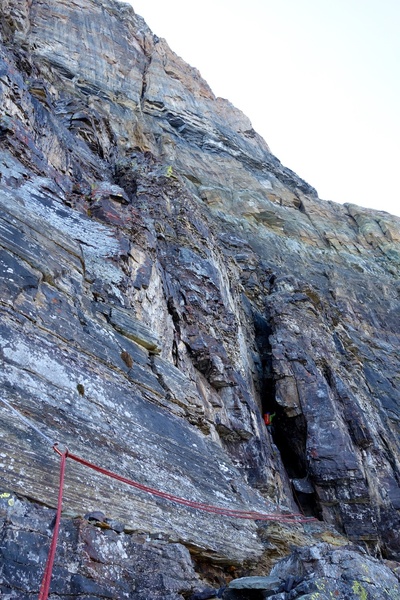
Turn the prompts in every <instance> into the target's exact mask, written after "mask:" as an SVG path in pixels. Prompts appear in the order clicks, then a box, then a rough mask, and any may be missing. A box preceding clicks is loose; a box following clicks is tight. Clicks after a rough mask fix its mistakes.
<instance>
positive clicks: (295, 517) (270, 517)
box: [39, 445, 317, 600]
mask: <svg viewBox="0 0 400 600" xmlns="http://www.w3.org/2000/svg"><path fill="white" fill-rule="evenodd" d="M53 449H54V451H55V452H57V454H59V455H60V456H61V465H60V488H59V493H58V503H57V514H56V524H55V527H54V531H53V538H52V540H51V545H50V550H49V556H48V559H47V563H46V568H45V573H44V576H43V581H42V585H41V588H40V593H39V600H47V598H48V595H49V589H50V580H51V574H52V570H53V564H54V557H55V553H56V545H57V537H58V531H59V527H60V518H61V507H62V496H63V487H64V474H65V463H66V460H67V458H70V459H71V460H74V461H75V462H77V463H80V464H81V465H84V466H86V467H89V468H90V469H93V470H94V471H97V472H98V473H101V474H102V475H106V476H107V477H111V478H112V479H116V480H117V481H121V482H122V483H126V484H127V485H130V486H132V487H134V488H136V489H137V490H141V491H142V492H146V493H148V494H151V495H152V496H156V497H158V498H164V499H165V500H169V501H170V502H175V503H176V504H182V505H183V506H187V507H189V508H195V509H197V510H202V511H205V512H209V513H215V514H219V515H224V516H226V517H232V518H235V519H250V520H252V521H256V520H259V521H279V522H280V523H304V522H309V521H316V520H317V519H315V518H314V517H304V516H303V515H301V514H300V513H288V514H282V513H276V514H273V513H270V514H268V513H260V512H256V511H246V510H237V509H233V508H224V507H222V506H213V505H212V504H205V503H203V502H196V501H195V500H187V499H185V498H180V497H179V496H174V495H173V494H169V493H168V492H161V491H160V490H157V489H155V488H152V487H149V486H147V485H143V484H142V483H139V482H137V481H133V480H132V479H128V478H127V477H123V476H122V475H118V474H117V473H113V472H112V471H109V470H108V469H104V468H103V467H98V466H97V465H95V464H93V463H91V462H89V461H88V460H85V459H84V458H81V457H80V456H76V454H71V453H70V452H68V450H65V452H60V450H59V449H58V448H57V445H54V446H53Z"/></svg>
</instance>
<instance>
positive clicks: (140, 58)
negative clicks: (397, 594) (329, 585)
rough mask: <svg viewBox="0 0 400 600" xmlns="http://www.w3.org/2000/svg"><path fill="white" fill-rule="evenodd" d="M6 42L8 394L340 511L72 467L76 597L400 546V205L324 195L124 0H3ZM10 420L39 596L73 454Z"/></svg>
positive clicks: (68, 591)
mask: <svg viewBox="0 0 400 600" xmlns="http://www.w3.org/2000/svg"><path fill="white" fill-rule="evenodd" d="M0 31H1V44H0V98H1V102H0V207H1V211H0V285H1V294H0V310H1V321H0V357H1V363H2V368H1V371H0V379H1V387H2V397H3V398H4V399H5V400H6V401H7V402H9V403H10V404H11V405H12V406H13V407H14V408H15V409H17V410H18V411H19V412H20V414H21V415H24V416H25V417H27V418H28V419H30V420H31V421H32V422H33V423H35V425H36V426H37V427H38V428H40V430H41V431H42V432H43V433H44V434H45V435H46V436H48V438H50V439H52V440H57V441H59V442H60V443H61V444H63V445H67V446H68V447H69V448H70V449H71V451H72V452H74V453H75V454H78V455H80V456H84V457H85V458H87V459H88V460H91V461H92V462H94V463H96V464H100V465H101V466H103V467H105V468H108V469H110V470H113V471H117V472H118V473H120V474H121V475H124V476H126V477H130V478H133V479H135V480H137V481H139V482H141V483H144V484H146V485H148V486H150V487H154V488H157V489H160V490H163V491H165V492H169V493H172V494H175V495H179V496H181V497H183V498H189V499H192V500H196V501H199V502H205V503H207V504H212V505H218V506H225V507H228V508H234V509H240V510H258V511H263V512H280V511H282V510H284V511H285V510H286V511H290V512H293V511H295V512H298V511H301V512H303V513H305V514H306V515H309V516H314V517H316V518H317V519H319V522H315V523H314V524H312V525H311V524H310V525H305V526H303V525H298V526H294V527H293V526H292V527H289V526H287V525H284V524H281V525H279V524H278V525H277V524H272V523H271V524H268V523H267V524H261V523H255V522H254V521H250V520H249V521H246V520H244V521H238V520H234V519H230V518H221V517H218V516H217V515H210V514H206V513H201V512H200V511H193V510H191V511H188V510H187V509H186V508H184V507H179V506H175V505H173V504H172V503H168V502H167V501H164V500H161V499H157V498H154V497H151V496H149V495H146V494H144V493H141V492H138V491H136V490H132V489H129V488H127V487H125V486H123V485H122V484H118V485H117V484H116V483H115V482H112V481H110V480H107V479H105V478H104V477H103V476H101V475H99V474H94V473H92V472H88V470H87V469H85V467H83V466H79V465H75V464H71V465H70V464H68V466H67V480H66V490H65V505H64V510H65V516H64V517H63V522H62V532H61V540H60V544H59V549H58V555H57V556H58V558H57V561H58V562H57V565H56V571H55V577H54V583H53V585H54V588H52V589H53V592H54V593H55V594H58V597H60V598H63V597H69V598H70V597H80V598H81V597H82V598H86V599H89V598H90V599H93V598H103V597H112V598H125V597H127V598H133V599H137V600H144V599H146V600H149V598H150V597H151V598H158V597H160V598H169V599H170V600H172V599H179V598H187V597H190V595H191V594H198V595H200V596H201V594H203V595H204V594H206V593H211V592H209V591H207V590H211V591H212V590H218V589H220V588H221V589H222V588H223V587H224V586H225V585H227V583H229V581H230V579H232V578H233V577H234V576H238V577H239V576H255V575H260V576H267V575H268V572H267V571H268V570H269V568H270V567H271V566H272V564H273V563H274V562H275V561H276V560H277V559H278V558H280V557H284V556H286V555H288V553H289V549H290V548H291V547H292V546H293V545H295V546H301V547H304V548H309V547H310V546H313V545H315V544H317V543H320V542H321V540H322V541H323V542H324V543H327V544H330V545H331V546H332V547H333V550H332V549H328V550H326V549H325V550H324V552H326V553H327V555H328V554H329V552H331V550H332V552H334V548H335V547H336V546H337V545H339V546H340V545H342V544H346V543H347V542H348V540H350V541H351V542H353V543H355V544H358V545H359V547H360V546H363V547H366V548H367V549H368V552H370V553H371V554H374V555H376V556H378V558H384V559H391V560H392V561H396V560H400V539H399V530H400V528H399V510H400V487H399V460H400V448H399V417H400V415H399V400H400V398H399V393H400V392H399V390H400V376H399V350H398V348H399V324H398V315H399V308H400V306H399V304H400V302H399V296H400V287H399V266H400V219H398V218H397V217H393V216H391V215H389V214H387V213H385V212H380V211H372V210H367V209H363V208H361V207H359V206H357V205H356V204H347V205H343V206H342V205H338V204H335V203H333V202H327V201H323V200H321V199H319V198H318V196H317V193H316V191H315V190H314V188H312V187H311V186H310V185H309V184H307V183H306V182H304V181H303V180H302V179H300V178H299V177H298V176H297V175H296V174H295V173H293V172H292V171H291V170H290V169H287V168H286V167H284V166H283V165H282V164H281V163H280V162H279V160H278V159H277V158H276V157H274V156H273V155H272V154H271V152H270V150H269V148H268V146H267V144H266V143H265V142H264V140H262V138H260V136H259V135H258V134H257V133H256V132H255V131H254V130H253V128H252V126H251V123H250V122H249V120H248V119H247V118H246V117H245V116H244V115H243V114H242V113H241V112H240V111H239V110H238V109H236V108H235V107H233V106H232V105H231V104H230V103H229V102H228V101H226V100H223V99H221V98H216V97H215V96H214V95H213V93H212V91H211V90H210V88H209V86H208V85H207V84H206V82H205V81H204V80H203V79H202V78H201V76H200V74H199V73H198V71H197V70H196V69H194V68H192V67H190V66H189V65H187V64H186V63H185V62H184V61H183V60H182V59H181V58H179V57H178V56H176V55H175V54H174V53H173V52H172V51H171V50H170V48H169V47H168V45H167V43H166V42H165V40H162V39H159V38H157V37H156V36H154V35H153V34H152V33H151V31H150V30H149V29H148V27H147V25H146V24H145V23H144V21H143V19H142V18H141V17H139V16H138V15H136V14H135V13H134V11H133V10H132V9H131V8H130V7H129V6H127V5H124V4H119V3H118V2H114V1H111V0H101V1H100V0H77V1H74V2H70V1H68V2H67V1H66V0H50V1H49V2H42V1H41V0H29V1H28V0H3V1H2V2H1V4H0ZM0 411H1V417H2V425H1V440H2V451H1V469H2V470H1V474H0V484H1V490H0V504H1V514H2V516H3V517H4V525H3V530H2V542H1V549H0V551H1V553H2V562H3V565H4V566H3V570H2V572H1V579H0V591H1V594H2V595H3V596H4V597H6V598H15V597H18V598H22V597H23V598H26V599H27V598H32V597H35V594H37V592H38V588H39V585H40V584H39V582H40V576H41V573H42V571H43V567H44V562H45V558H46V552H47V547H48V538H49V535H50V529H49V527H50V525H51V521H52V519H53V515H54V507H55V503H56V498H57V485H58V458H57V456H56V455H55V454H54V453H53V452H52V450H51V447H50V446H49V445H47V444H46V442H45V440H44V439H43V438H41V437H40V436H39V435H38V434H37V433H36V432H35V430H33V429H31V428H29V427H28V426H27V425H26V423H25V422H24V421H22V420H19V419H18V418H17V417H16V416H15V414H14V413H12V412H11V411H10V410H9V409H8V407H7V405H6V404H2V403H0ZM265 412H270V413H271V414H273V413H275V416H274V419H273V421H272V424H271V426H269V427H268V428H266V427H265V425H264V421H263V419H262V415H263V413H265ZM91 514H92V515H93V514H97V515H99V514H102V515H103V516H104V517H102V520H99V519H93V518H92V519H89V518H85V517H84V515H91ZM307 551H308V550H304V553H305V554H304V556H306V554H307ZM310 551H311V550H310ZM352 552H356V553H357V552H360V551H359V550H357V548H356V549H355V550H353V549H352ZM133 555H134V556H135V559H134V560H133V559H132V556H133ZM302 556H303V555H302ZM359 556H360V557H361V558H359V560H361V561H362V560H363V556H365V555H363V554H362V553H360V554H359ZM302 560H303V559H302ZM304 560H306V559H304ZM329 560H330V559H329ZM341 560H342V559H341ZM357 560H358V559H357ZM328 562H329V561H328ZM330 564H331V563H330ZM393 564H394V563H393ZM151 565H154V568H153V567H152V566H151ZM338 568H339V567H338ZM340 568H341V569H342V567H340ZM343 568H344V567H343ZM346 568H347V567H346ZM342 571H343V569H342ZM342 571H341V572H342ZM376 572H378V571H376ZM374 573H375V571H374ZM325 576H326V573H325V574H324V575H323V577H325ZM371 577H375V575H373V576H371ZM377 577H378V579H379V577H380V576H379V575H378V576H377ZM385 577H386V575H385ZM386 578H387V579H388V580H389V579H390V577H389V575H387V577H386ZM385 580H386V579H385ZM110 582H112V584H111V583H110ZM375 583H376V586H378V588H379V585H380V582H379V581H376V582H375ZM343 585H345V584H344V583H343ZM346 585H347V584H346ZM349 585H350V584H349ZM351 585H353V584H351ZM351 585H350V587H351ZM360 585H361V584H360ZM382 585H383V584H382ZM378 588H377V589H378ZM349 589H350V588H349ZM357 589H358V588H357ZM379 589H380V588H379ZM385 589H386V588H385ZM150 590H151V591H150ZM307 590H309V591H307V593H314V592H312V586H311V587H309V588H307ZM343 590H344V588H341V590H340V593H342V594H344V595H343V597H344V598H345V597H346V598H347V597H351V596H350V595H348V596H346V595H345V594H346V593H350V592H346V591H343ZM279 593H289V592H285V590H284V591H283V592H279ZM304 593H306V592H304ZM332 593H333V592H332ZM354 593H355V592H354ZM360 593H361V592H360ZM376 593H378V592H376ZM379 593H382V594H384V593H386V592H385V591H384V589H383V587H382V589H381V591H380V592H379ZM107 594H108V595H107ZM376 597H380V596H376ZM382 597H385V596H384V595H382Z"/></svg>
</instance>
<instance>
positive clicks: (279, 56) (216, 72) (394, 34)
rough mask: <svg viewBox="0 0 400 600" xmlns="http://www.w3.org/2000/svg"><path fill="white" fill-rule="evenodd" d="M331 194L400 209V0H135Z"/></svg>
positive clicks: (159, 30) (294, 165)
mask: <svg viewBox="0 0 400 600" xmlns="http://www.w3.org/2000/svg"><path fill="white" fill-rule="evenodd" d="M130 4H132V6H133V8H134V10H135V12H136V13H137V14H139V15H141V16H142V17H143V18H144V19H145V21H146V22H147V24H148V25H149V27H150V28H151V30H152V31H153V33H155V34H156V35H158V36H159V37H163V38H165V39H166V40H167V42H168V44H169V46H170V47H171V48H172V50H173V51H174V52H176V53H177V54H179V55H180V56H181V57H182V58H183V59H184V60H185V61H186V62H188V63H189V64H191V65H192V66H194V67H196V68H197V69H199V71H200V73H201V75H202V76H203V78H204V79H205V80H206V81H207V82H208V84H209V85H210V87H211V88H212V90H213V92H214V94H216V95H217V96H221V97H223V98H227V99H228V100H230V101H231V102H232V103H233V104H234V105H235V106H237V107H238V108H240V109H241V110H242V111H243V112H244V113H245V114H246V115H247V116H248V117H249V119H250V120H251V122H252V124H253V127H254V128H255V129H256V131H257V132H258V133H259V134H261V135H262V136H263V137H264V139H265V140H266V142H267V143H268V145H269V146H270V148H271V151H272V152H273V153H274V154H275V155H276V156H277V157H278V158H279V160H280V161H281V162H282V163H283V164H284V165H285V166H287V167H289V168H290V169H292V170H293V171H295V172H296V173H297V174H298V175H299V176H300V177H302V178H303V179H305V180H306V181H307V182H308V183H310V184H311V185H313V186H314V187H315V188H316V189H317V191H318V193H319V196H320V198H323V199H325V200H334V201H336V202H352V203H354V204H359V205H361V206H366V207H371V208H376V209H378V210H385V211H388V212H390V213H392V214H396V215H398V216H400V192H399V189H400V188H399V180H400V165H399V162H400V114H399V113H400V0H201V2H195V1H193V0H192V1H190V0H131V2H130Z"/></svg>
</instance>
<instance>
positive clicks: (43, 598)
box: [39, 447, 68, 600]
mask: <svg viewBox="0 0 400 600" xmlns="http://www.w3.org/2000/svg"><path fill="white" fill-rule="evenodd" d="M54 449H55V450H56V452H57V453H58V454H60V455H61V463H60V485H59V489H58V501H57V513H56V521H55V525H54V530H53V538H52V540H51V544H50V550H49V555H48V557H47V562H46V568H45V570H44V575H43V579H42V585H41V586H40V592H39V600H47V598H48V596H49V590H50V582H51V574H52V572H53V565H54V558H55V555H56V547H57V539H58V531H59V529H60V520H61V509H62V499H63V490H64V475H65V464H66V460H67V456H68V450H65V452H63V453H61V452H60V451H59V450H58V449H57V448H55V447H54Z"/></svg>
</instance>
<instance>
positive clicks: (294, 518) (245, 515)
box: [68, 453, 316, 523]
mask: <svg viewBox="0 0 400 600" xmlns="http://www.w3.org/2000/svg"><path fill="white" fill-rule="evenodd" d="M68 458H71V459H72V460H74V461H76V462H78V463H80V464H81V465H85V466H86V467H89V468H90V469H93V470H94V471H97V472H98V473H102V474H103V475H106V476H107V477H111V478H112V479H116V480H117V481H121V482H122V483H126V484H127V485H130V486H132V487H134V488H136V489H138V490H141V491H143V492H147V493H148V494H151V495H152V496H157V497H158V498H164V499H166V500H170V501H171V502H175V503H176V504H182V505H183V506H188V507H190V508H196V509H198V510H203V511H206V512H210V513H216V514H219V515H225V516H228V517H234V518H236V519H251V520H253V521H254V520H260V521H281V522H282V521H284V522H290V523H292V522H296V523H301V522H305V521H316V519H315V518H314V517H304V516H303V515H301V514H300V513H290V514H282V513H279V514H268V513H260V512H255V511H246V510H236V509H233V508H224V507H221V506H213V505H211V504H204V503H203V502H196V501H195V500H187V499H185V498H180V497H179V496H174V495H173V494H169V493H168V492H161V491H160V490H157V489H155V488H151V487H149V486H147V485H143V484H142V483H138V482H137V481H133V480H132V479H128V478H127V477H123V476H122V475H118V474H117V473H113V472H112V471H109V470H108V469H104V468H103V467H98V466H97V465H95V464H93V463H91V462H89V461H88V460H85V459H84V458H81V457H80V456H76V455H75V454H71V453H68Z"/></svg>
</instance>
